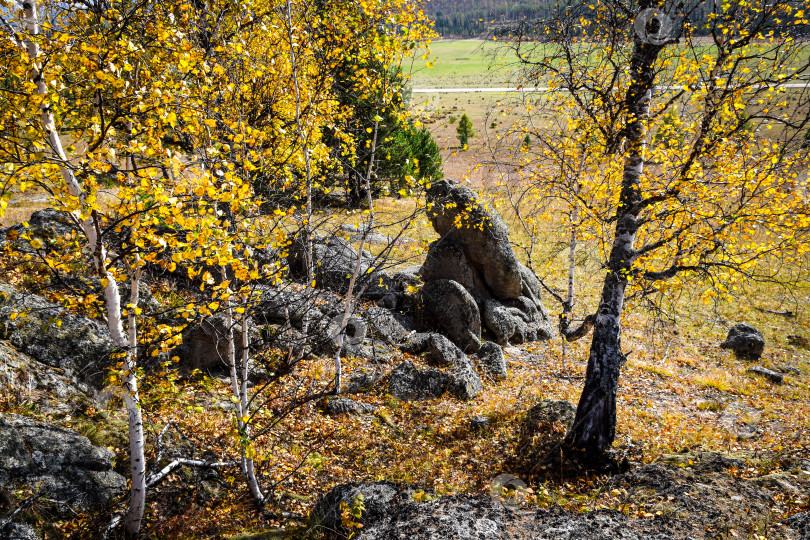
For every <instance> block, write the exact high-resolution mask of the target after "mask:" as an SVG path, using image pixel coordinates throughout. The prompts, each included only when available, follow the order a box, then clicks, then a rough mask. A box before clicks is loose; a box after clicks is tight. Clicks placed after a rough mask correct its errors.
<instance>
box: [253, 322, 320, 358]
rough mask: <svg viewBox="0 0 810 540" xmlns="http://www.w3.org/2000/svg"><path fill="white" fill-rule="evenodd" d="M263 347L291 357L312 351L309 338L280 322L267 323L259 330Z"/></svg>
mask: <svg viewBox="0 0 810 540" xmlns="http://www.w3.org/2000/svg"><path fill="white" fill-rule="evenodd" d="M259 332H260V334H261V339H262V346H263V348H267V349H278V350H279V351H281V352H282V353H285V354H291V356H292V357H294V358H295V357H299V356H300V357H302V358H303V357H304V356H307V355H309V354H310V353H311V352H312V346H311V340H310V339H309V338H308V337H307V336H305V335H304V334H302V333H301V332H299V331H298V330H296V329H295V328H289V327H287V326H284V325H280V324H268V325H266V326H264V327H262V328H261V329H260V330H259Z"/></svg>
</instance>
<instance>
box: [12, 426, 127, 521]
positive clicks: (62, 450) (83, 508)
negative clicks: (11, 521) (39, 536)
mask: <svg viewBox="0 0 810 540" xmlns="http://www.w3.org/2000/svg"><path fill="white" fill-rule="evenodd" d="M114 458H115V454H113V452H112V450H109V449H108V448H103V447H98V446H93V445H92V444H91V443H90V441H89V440H88V439H87V438H86V437H83V436H82V435H79V434H77V433H75V432H73V431H69V430H66V429H62V428H59V427H56V426H54V425H51V424H47V423H45V422H38V421H35V420H32V419H30V418H27V417H24V416H19V415H16V414H0V490H15V489H23V488H26V487H27V488H28V489H32V490H37V489H39V491H40V494H41V495H42V497H41V500H47V501H50V503H52V504H53V505H54V508H53V511H54V512H55V513H57V514H58V515H60V516H62V517H64V518H67V517H73V516H75V515H76V514H79V513H84V512H91V511H99V510H103V509H104V508H106V507H107V505H108V504H109V503H110V501H112V500H113V499H114V498H115V497H117V496H119V495H121V494H122V493H123V492H124V490H125V489H126V487H127V482H126V480H125V479H124V477H122V476H121V475H120V474H118V473H116V472H115V471H113V460H114Z"/></svg>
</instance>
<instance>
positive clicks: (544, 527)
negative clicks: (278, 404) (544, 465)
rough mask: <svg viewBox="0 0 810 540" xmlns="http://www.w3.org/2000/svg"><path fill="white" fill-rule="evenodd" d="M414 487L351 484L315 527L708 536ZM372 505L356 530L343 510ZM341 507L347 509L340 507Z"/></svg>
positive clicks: (334, 493) (401, 538)
mask: <svg viewBox="0 0 810 540" xmlns="http://www.w3.org/2000/svg"><path fill="white" fill-rule="evenodd" d="M416 492H417V490H416V488H415V487H413V486H405V485H401V484H393V483H391V482H371V483H367V484H345V485H341V486H337V487H335V488H333V489H332V490H331V491H330V492H329V493H327V494H326V495H325V496H324V497H323V498H322V499H321V500H320V501H318V503H317V504H316V506H315V508H314V509H313V511H312V513H311V514H310V527H311V528H312V530H314V531H317V532H320V533H322V534H324V535H325V536H326V537H327V538H346V537H348V535H349V533H350V532H353V536H352V538H354V539H357V540H429V539H435V538H441V539H442V540H481V539H486V540H499V539H504V540H505V539H513V540H526V539H529V538H531V539H552V538H553V539H554V540H581V539H585V538H587V539H588V540H613V539H615V538H621V539H623V540H642V539H643V540H681V539H683V540H685V539H693V538H702V537H703V535H702V534H701V531H697V530H696V529H694V528H693V527H692V526H691V525H689V524H687V523H685V522H682V521H677V520H673V519H667V518H656V519H633V518H628V517H627V516H625V515H624V514H622V513H620V512H617V511H613V510H599V511H596V512H586V513H582V514H577V513H575V512H567V511H564V510H560V509H557V510H550V511H546V510H538V511H523V510H519V509H512V508H509V507H506V506H504V505H503V504H502V503H501V502H499V500H498V499H497V498H496V497H489V496H484V495H477V496H469V495H450V496H448V495H446V496H443V497H434V496H431V495H430V494H427V496H424V495H423V496H422V497H420V500H422V501H424V502H419V501H417V500H415V498H414V494H415V493H416ZM358 501H359V502H360V503H362V505H363V506H364V507H365V511H363V512H362V513H360V517H359V518H357V521H356V524H358V525H361V526H362V527H360V528H354V531H350V530H349V529H347V528H346V527H345V526H344V523H342V522H341V519H340V518H341V515H342V508H349V509H351V508H353V507H356V506H357V505H358ZM341 503H343V505H342V506H341Z"/></svg>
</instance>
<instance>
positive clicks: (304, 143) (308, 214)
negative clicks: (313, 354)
mask: <svg viewBox="0 0 810 540" xmlns="http://www.w3.org/2000/svg"><path fill="white" fill-rule="evenodd" d="M286 15H287V31H288V32H287V36H288V38H289V41H290V70H291V72H292V79H293V91H294V93H295V94H294V95H295V126H296V130H297V131H298V138H299V140H300V141H301V150H302V152H303V153H304V169H305V173H306V184H305V190H306V203H305V209H304V211H305V216H304V242H305V245H304V262H305V265H306V271H307V272H306V273H307V285H306V286H307V288H308V289H309V288H312V282H313V281H314V279H315V266H314V261H313V256H312V230H311V221H312V164H311V163H310V156H309V135H308V134H306V133H305V131H304V127H303V124H302V123H301V89H300V86H299V84H298V59H297V56H296V54H295V36H294V35H293V19H292V2H291V1H290V0H287V13H286ZM308 331H309V311H308V310H305V311H304V316H303V320H302V321H301V332H302V333H303V334H304V335H305V336H306V335H307V332H308ZM303 351H304V348H302V349H301V353H300V354H303Z"/></svg>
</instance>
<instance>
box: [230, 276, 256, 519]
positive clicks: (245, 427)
mask: <svg viewBox="0 0 810 540" xmlns="http://www.w3.org/2000/svg"><path fill="white" fill-rule="evenodd" d="M222 277H223V279H226V273H225V270H224V269H223V271H222ZM225 306H226V307H225V328H226V332H227V340H228V366H229V368H230V374H231V390H232V391H233V395H234V397H235V398H236V400H237V406H238V411H237V414H238V418H237V419H236V425H237V427H238V428H239V432H240V434H242V436H243V437H244V438H245V439H246V440H249V439H250V431H249V430H250V424H249V422H248V419H249V417H250V402H249V400H248V388H247V383H248V364H249V363H250V349H249V345H250V344H249V343H248V339H249V333H248V323H247V315H246V314H242V322H241V337H242V354H241V357H240V358H239V361H238V362H237V358H236V340H235V339H234V327H235V325H234V317H233V305H232V303H231V299H230V297H229V298H228V300H227V301H226V302H225ZM239 449H240V465H241V469H242V474H243V475H244V477H245V482H246V483H247V485H248V490H249V491H250V495H251V496H252V497H253V500H254V501H256V504H258V505H260V506H261V505H263V504H264V500H265V498H264V495H263V494H262V490H261V487H260V486H259V480H258V478H256V465H255V463H254V461H253V458H251V457H249V456H248V453H247V447H246V446H245V443H244V441H240V448H239Z"/></svg>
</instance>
